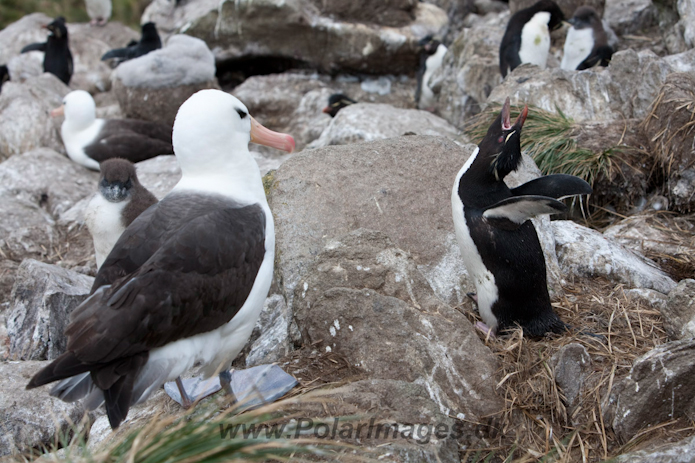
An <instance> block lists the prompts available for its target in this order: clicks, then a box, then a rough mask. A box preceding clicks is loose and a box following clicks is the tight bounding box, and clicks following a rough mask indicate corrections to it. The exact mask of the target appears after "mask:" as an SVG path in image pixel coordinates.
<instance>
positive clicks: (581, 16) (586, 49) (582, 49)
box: [560, 6, 613, 71]
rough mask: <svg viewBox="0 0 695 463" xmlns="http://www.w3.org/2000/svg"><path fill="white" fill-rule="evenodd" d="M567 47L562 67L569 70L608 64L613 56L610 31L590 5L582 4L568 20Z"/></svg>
mask: <svg viewBox="0 0 695 463" xmlns="http://www.w3.org/2000/svg"><path fill="white" fill-rule="evenodd" d="M568 22H569V23H570V24H571V25H572V27H570V28H569V30H568V31H567V39H565V49H564V52H563V55H562V62H561V63H560V67H561V68H562V69H566V70H568V71H574V70H577V71H581V70H583V69H589V68H591V67H594V66H596V65H597V64H598V65H600V66H608V63H610V60H611V57H612V56H613V47H611V46H610V45H609V41H608V33H607V32H606V30H605V29H604V28H603V23H602V22H601V18H599V16H598V13H596V10H594V9H593V8H591V7H590V6H580V7H579V8H577V11H575V12H574V16H572V18H570V20H569V21H568Z"/></svg>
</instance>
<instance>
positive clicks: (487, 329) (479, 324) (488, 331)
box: [475, 322, 497, 339]
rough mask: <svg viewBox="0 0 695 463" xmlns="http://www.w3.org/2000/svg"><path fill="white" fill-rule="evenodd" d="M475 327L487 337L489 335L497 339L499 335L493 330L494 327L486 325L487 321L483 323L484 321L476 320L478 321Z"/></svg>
mask: <svg viewBox="0 0 695 463" xmlns="http://www.w3.org/2000/svg"><path fill="white" fill-rule="evenodd" d="M475 328H476V329H477V330H478V331H480V332H482V333H483V334H484V335H485V336H486V337H488V338H492V339H495V338H496V337H497V336H495V333H494V332H493V331H492V328H490V327H489V326H487V325H486V324H485V323H483V322H476V323H475Z"/></svg>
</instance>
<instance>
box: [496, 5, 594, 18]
mask: <svg viewBox="0 0 695 463" xmlns="http://www.w3.org/2000/svg"><path fill="white" fill-rule="evenodd" d="M537 1H538V0H509V11H510V13H511V14H514V13H516V12H517V11H519V10H522V9H524V8H528V7H529V6H531V5H533V4H534V3H536V2H537ZM555 3H557V6H559V7H560V9H561V10H562V12H563V13H564V15H565V19H569V18H571V17H572V16H573V15H574V12H575V11H576V9H577V8H579V7H580V6H582V5H586V6H591V7H592V8H594V9H595V10H596V12H597V13H598V15H599V17H603V15H604V13H603V9H604V5H605V3H606V0H555Z"/></svg>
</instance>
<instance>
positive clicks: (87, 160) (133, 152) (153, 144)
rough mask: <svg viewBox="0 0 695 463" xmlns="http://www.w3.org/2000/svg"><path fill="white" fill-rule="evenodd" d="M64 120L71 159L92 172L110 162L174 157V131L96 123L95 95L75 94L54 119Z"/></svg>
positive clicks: (143, 124)
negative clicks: (101, 163) (172, 137)
mask: <svg viewBox="0 0 695 463" xmlns="http://www.w3.org/2000/svg"><path fill="white" fill-rule="evenodd" d="M61 115H64V116H65V121H63V124H62V125H61V128H60V134H61V136H62V138H63V143H64V144H65V150H66V151H67V152H68V156H69V157H70V159H72V160H73V161H74V162H76V163H78V164H81V165H83V166H85V167H87V168H89V169H92V170H99V163H100V162H103V161H105V160H107V159H111V158H124V159H127V160H129V161H130V162H140V161H144V160H145V159H150V158H153V157H155V156H159V155H160V154H173V153H174V149H173V148H172V146H171V127H168V126H166V125H165V124H160V123H158V122H151V121H140V120H135V119H97V117H96V105H95V103H94V98H92V95H90V94H89V93H87V92H85V91H84V90H75V91H73V92H70V93H68V94H67V95H66V96H65V98H63V106H61V107H59V108H56V109H54V110H53V111H51V116H53V117H57V116H61Z"/></svg>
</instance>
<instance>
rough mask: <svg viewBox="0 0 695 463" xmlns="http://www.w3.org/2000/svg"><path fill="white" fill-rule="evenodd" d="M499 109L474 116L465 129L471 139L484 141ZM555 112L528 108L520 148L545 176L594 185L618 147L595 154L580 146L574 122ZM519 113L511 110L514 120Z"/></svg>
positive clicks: (604, 172) (491, 107) (491, 109)
mask: <svg viewBox="0 0 695 463" xmlns="http://www.w3.org/2000/svg"><path fill="white" fill-rule="evenodd" d="M500 109H501V105H499V104H490V105H489V106H488V107H487V109H486V110H485V111H483V112H482V113H480V114H478V115H477V116H475V118H474V119H473V121H472V123H471V124H470V125H469V126H468V127H467V128H466V129H465V132H466V134H467V135H468V136H469V137H470V138H471V140H473V141H474V142H475V141H478V140H482V138H483V137H484V136H485V134H486V133H487V130H488V128H489V127H490V124H492V122H493V121H494V120H495V118H496V117H497V114H498V113H499V111H500ZM556 110H557V113H551V112H548V111H544V110H542V109H539V108H536V107H529V110H528V117H527V118H526V122H525V123H524V128H523V131H522V133H521V149H522V150H523V151H526V152H527V153H528V154H529V155H530V156H531V157H532V158H533V160H534V161H535V162H536V164H537V165H538V168H539V169H540V170H541V172H543V174H544V175H549V174H569V175H575V176H577V177H580V178H583V179H584V180H586V181H587V182H589V184H591V185H593V183H594V181H595V180H596V179H597V178H598V176H599V175H600V174H601V173H603V174H608V172H609V170H610V167H611V158H612V157H613V155H614V154H615V153H616V152H617V150H619V148H611V149H608V150H606V151H603V152H600V153H594V152H593V151H591V150H588V149H585V148H580V147H578V146H577V142H576V140H575V139H574V135H573V134H574V133H576V126H575V124H574V121H573V120H572V119H570V118H569V117H567V116H565V114H563V113H562V111H560V109H559V108H556ZM519 113H520V111H518V110H517V111H515V110H514V109H513V110H512V121H513V120H514V118H515V117H517V115H518V114H519Z"/></svg>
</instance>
